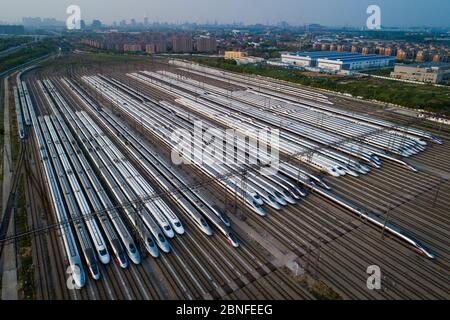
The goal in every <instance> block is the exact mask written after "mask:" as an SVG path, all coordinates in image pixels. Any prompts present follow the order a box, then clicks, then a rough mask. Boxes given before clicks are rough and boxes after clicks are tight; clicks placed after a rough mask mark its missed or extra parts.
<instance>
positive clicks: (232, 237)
mask: <svg viewBox="0 0 450 320" xmlns="http://www.w3.org/2000/svg"><path fill="white" fill-rule="evenodd" d="M228 237H229V238H230V240H231V241H233V242H234V243H237V242H238V240H237V238H236V236H235V235H234V233H232V232H230V233H229V234H228Z"/></svg>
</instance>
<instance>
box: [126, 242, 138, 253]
mask: <svg viewBox="0 0 450 320" xmlns="http://www.w3.org/2000/svg"><path fill="white" fill-rule="evenodd" d="M128 249H129V250H130V252H131V253H135V252H136V247H135V246H134V245H133V244H132V243H130V245H129V246H128Z"/></svg>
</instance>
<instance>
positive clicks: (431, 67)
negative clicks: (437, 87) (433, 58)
mask: <svg viewBox="0 0 450 320" xmlns="http://www.w3.org/2000/svg"><path fill="white" fill-rule="evenodd" d="M391 77H392V78H395V79H401V80H408V81H420V82H427V83H440V82H442V81H444V80H449V79H450V63H435V62H430V63H419V64H397V65H396V66H395V69H394V72H392V73H391Z"/></svg>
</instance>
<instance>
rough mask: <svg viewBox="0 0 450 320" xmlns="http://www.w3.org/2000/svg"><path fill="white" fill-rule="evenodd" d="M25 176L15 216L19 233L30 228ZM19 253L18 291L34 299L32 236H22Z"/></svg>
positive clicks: (19, 240) (19, 241) (20, 183)
mask: <svg viewBox="0 0 450 320" xmlns="http://www.w3.org/2000/svg"><path fill="white" fill-rule="evenodd" d="M24 183H25V182H24V176H23V175H22V176H21V177H20V182H19V198H18V201H17V208H18V209H17V212H16V216H15V223H16V231H17V232H18V233H21V232H24V231H26V230H28V213H27V209H26V199H25V184H24ZM16 244H17V253H18V258H19V259H18V266H17V267H18V268H17V274H18V281H19V283H18V291H19V293H21V295H22V298H23V299H26V300H33V299H34V298H35V287H34V264H33V254H32V247H31V237H30V236H26V237H21V238H19V239H18V240H17V243H16Z"/></svg>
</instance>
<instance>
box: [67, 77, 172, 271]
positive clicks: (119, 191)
mask: <svg viewBox="0 0 450 320" xmlns="http://www.w3.org/2000/svg"><path fill="white" fill-rule="evenodd" d="M63 82H64V83H65V84H66V85H67V86H69V88H70V83H69V82H67V79H64V81H63ZM71 89H72V90H73V88H71ZM60 107H61V108H62V111H63V114H64V115H65V117H66V119H67V120H68V122H69V124H70V125H71V126H72V128H73V129H74V131H76V132H78V133H79V134H80V140H81V143H82V145H83V146H84V148H85V150H86V152H87V153H88V154H89V156H90V158H91V159H92V161H93V162H94V163H95V165H96V166H97V167H98V168H99V169H100V172H101V174H102V176H103V178H104V179H105V181H106V183H107V184H108V186H109V187H110V188H111V190H112V192H113V194H114V195H115V196H116V197H117V199H118V200H119V203H121V204H122V206H123V208H124V209H123V210H124V212H125V213H126V216H127V218H128V220H129V222H130V223H131V224H132V225H133V226H134V227H135V228H136V230H137V232H138V234H139V237H140V238H141V239H142V243H143V244H144V247H145V248H146V250H147V251H148V252H149V253H150V255H151V256H153V257H155V258H156V257H158V256H159V250H158V247H160V248H161V250H163V251H164V252H170V245H169V243H168V242H167V240H166V239H165V237H164V236H163V235H162V233H161V230H160V229H159V227H158V226H157V225H156V223H155V222H153V221H151V218H150V219H148V220H147V223H146V227H149V230H150V231H151V234H150V233H149V232H148V231H147V229H146V228H145V227H144V225H142V224H141V223H140V222H139V220H140V219H143V216H146V215H148V213H146V212H145V210H144V211H143V212H141V213H139V214H138V213H136V211H137V208H136V207H135V206H134V205H131V206H130V205H128V204H129V203H136V204H137V203H138V201H137V199H136V196H135V195H134V194H133V191H132V190H131V189H130V188H129V186H128V185H127V183H126V182H125V180H124V179H123V177H122V176H121V174H120V173H119V171H118V170H117V168H116V167H115V166H113V165H112V163H111V162H110V160H109V159H108V158H107V157H106V156H105V155H104V154H103V153H102V150H101V149H100V148H99V147H98V145H96V144H95V139H93V137H92V136H91V135H90V134H89V133H88V132H87V130H86V129H85V128H84V126H83V125H82V123H81V122H82V121H80V119H79V118H78V116H76V115H75V114H74V113H73V112H72V111H71V109H70V108H69V107H68V105H67V104H66V103H64V101H62V105H60ZM130 201H131V202H130ZM152 235H153V236H154V237H155V238H153V236H152ZM154 239H157V240H156V242H155V240H154ZM156 243H157V245H156ZM126 247H127V248H128V249H129V250H128V251H131V253H132V254H131V257H130V258H131V259H132V260H133V257H136V255H137V254H138V252H137V250H136V246H135V245H134V243H133V242H128V245H126ZM129 255H130V254H129ZM136 259H137V257H136ZM136 259H134V262H135V263H136V261H139V262H140V257H139V259H138V260H136Z"/></svg>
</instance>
